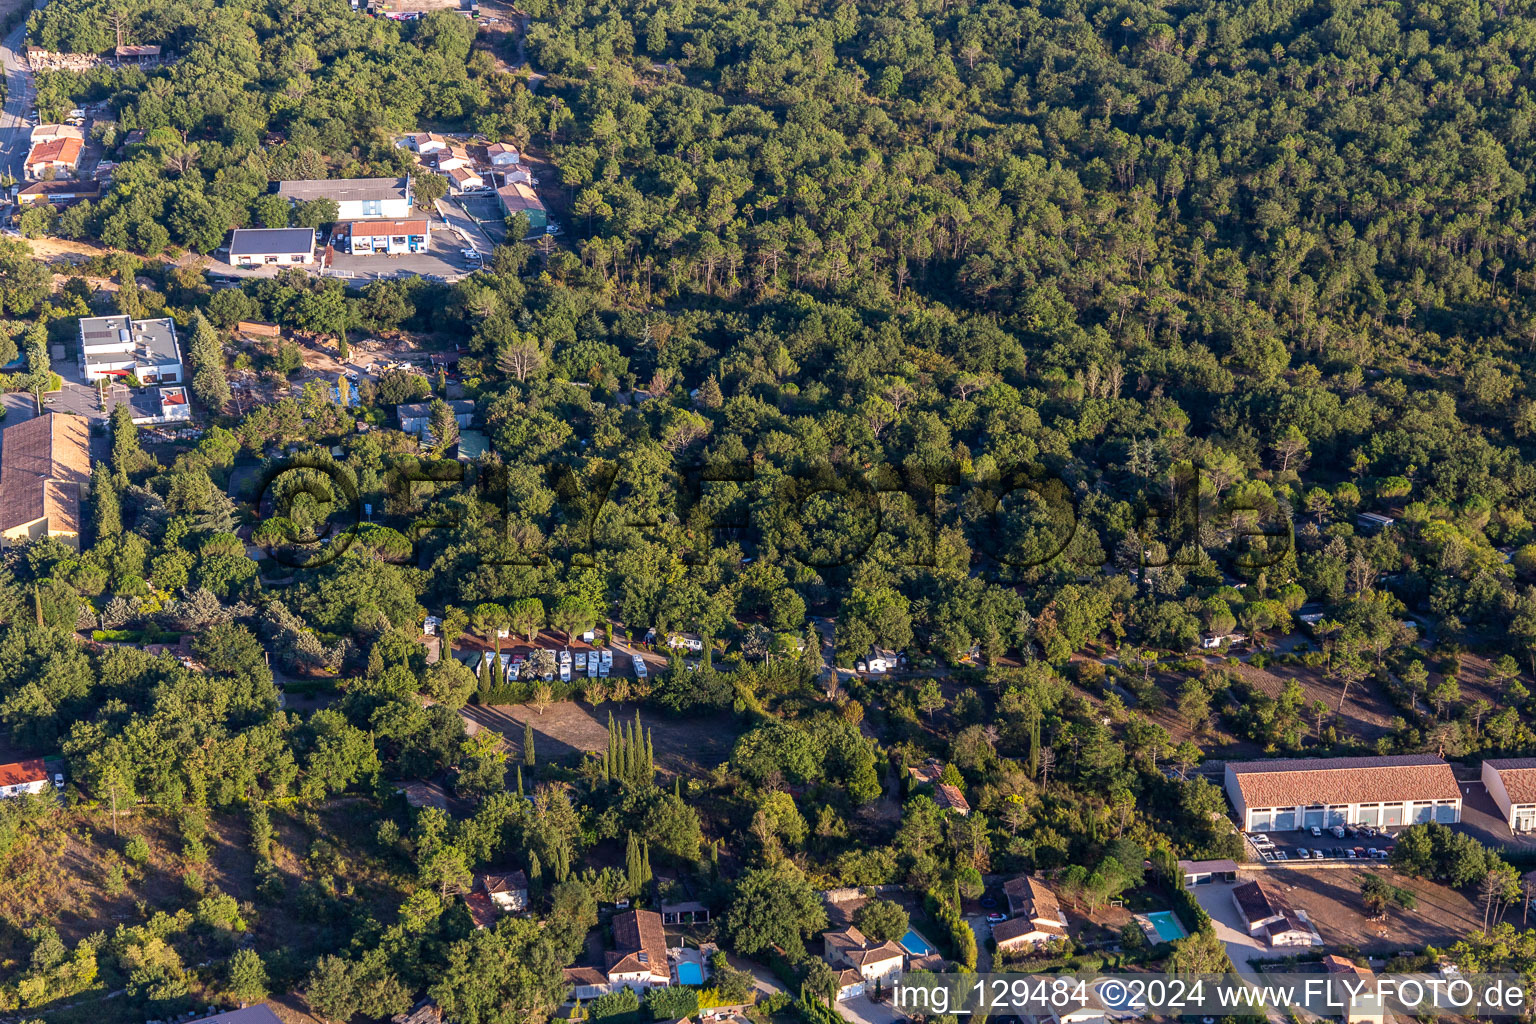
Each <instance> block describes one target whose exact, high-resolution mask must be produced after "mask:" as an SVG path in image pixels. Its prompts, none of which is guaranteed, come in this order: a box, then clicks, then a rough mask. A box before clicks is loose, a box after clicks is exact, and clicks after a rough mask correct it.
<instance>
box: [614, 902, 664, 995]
mask: <svg viewBox="0 0 1536 1024" xmlns="http://www.w3.org/2000/svg"><path fill="white" fill-rule="evenodd" d="M604 973H605V974H606V976H607V980H608V984H609V986H610V988H613V989H617V988H632V989H634V990H635V991H637V992H640V993H644V992H645V990H646V989H651V988H661V987H664V986H667V985H670V984H672V972H671V970H670V969H669V968H668V966H667V939H666V933H665V932H664V931H663V930H662V927H661V915H660V914H658V913H656V912H655V911H654V910H626V911H624V912H623V913H619V914H615V915H614V917H613V949H612V950H610V951H609V953H608V962H607V969H606V971H605V972H604Z"/></svg>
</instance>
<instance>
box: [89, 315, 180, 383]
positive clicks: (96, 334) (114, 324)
mask: <svg viewBox="0 0 1536 1024" xmlns="http://www.w3.org/2000/svg"><path fill="white" fill-rule="evenodd" d="M80 353H81V357H82V358H81V365H82V366H83V367H84V370H85V379H86V380H88V381H96V380H101V379H102V378H104V377H136V378H138V380H139V383H141V384H180V383H182V372H181V346H180V345H179V344H178V343H177V341H176V324H175V322H174V321H172V320H171V319H170V318H169V317H163V318H161V319H158V320H130V319H128V318H127V317H126V316H121V315H116V316H92V317H82V318H81V319H80Z"/></svg>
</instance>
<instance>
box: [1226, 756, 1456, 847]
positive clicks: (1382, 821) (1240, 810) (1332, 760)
mask: <svg viewBox="0 0 1536 1024" xmlns="http://www.w3.org/2000/svg"><path fill="white" fill-rule="evenodd" d="M1226 785H1227V796H1228V797H1229V798H1230V799H1231V800H1232V806H1233V808H1235V809H1236V811H1237V821H1238V824H1239V825H1240V826H1241V827H1242V829H1243V831H1245V832H1269V831H1275V832H1285V831H1289V830H1293V829H1299V828H1314V827H1318V828H1326V827H1328V826H1330V825H1379V826H1381V827H1384V828H1392V827H1396V826H1399V825H1414V824H1420V823H1424V822H1430V821H1438V822H1442V823H1445V824H1451V823H1454V822H1458V821H1460V820H1461V788H1460V787H1459V786H1458V785H1457V783H1456V776H1455V774H1454V773H1453V772H1452V771H1451V766H1450V765H1448V764H1446V763H1445V762H1444V761H1442V760H1441V759H1440V758H1438V757H1435V756H1433V755H1432V754H1398V755H1391V756H1381V757H1328V758H1296V759H1292V760H1271V761H1228V762H1227V775H1226Z"/></svg>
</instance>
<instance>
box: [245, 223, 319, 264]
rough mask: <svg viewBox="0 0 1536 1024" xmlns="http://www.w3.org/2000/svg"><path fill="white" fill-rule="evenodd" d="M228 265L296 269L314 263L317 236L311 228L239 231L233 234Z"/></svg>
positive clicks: (247, 229)
mask: <svg viewBox="0 0 1536 1024" xmlns="http://www.w3.org/2000/svg"><path fill="white" fill-rule="evenodd" d="M229 262H230V264H231V265H232V266H236V267H297V266H308V265H309V264H311V263H313V262H315V233H314V232H313V231H311V230H310V229H309V228H236V229H235V230H234V231H233V232H231V233H230V238H229Z"/></svg>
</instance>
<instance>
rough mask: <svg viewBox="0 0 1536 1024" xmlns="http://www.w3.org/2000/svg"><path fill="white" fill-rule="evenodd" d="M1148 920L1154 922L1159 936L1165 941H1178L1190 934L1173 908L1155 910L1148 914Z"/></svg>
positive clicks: (1153, 924)
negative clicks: (1175, 914)
mask: <svg viewBox="0 0 1536 1024" xmlns="http://www.w3.org/2000/svg"><path fill="white" fill-rule="evenodd" d="M1147 920H1148V921H1151V922H1152V927H1153V928H1154V929H1156V930H1157V937H1158V938H1160V939H1162V940H1163V941H1164V942H1177V941H1178V940H1179V939H1182V938H1184V936H1186V935H1188V934H1189V933H1188V932H1186V931H1185V930H1184V926H1183V925H1182V924H1180V923H1179V919H1178V918H1177V917H1175V916H1174V914H1173V911H1171V910H1155V911H1153V912H1152V913H1150V914H1148V915H1147Z"/></svg>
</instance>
